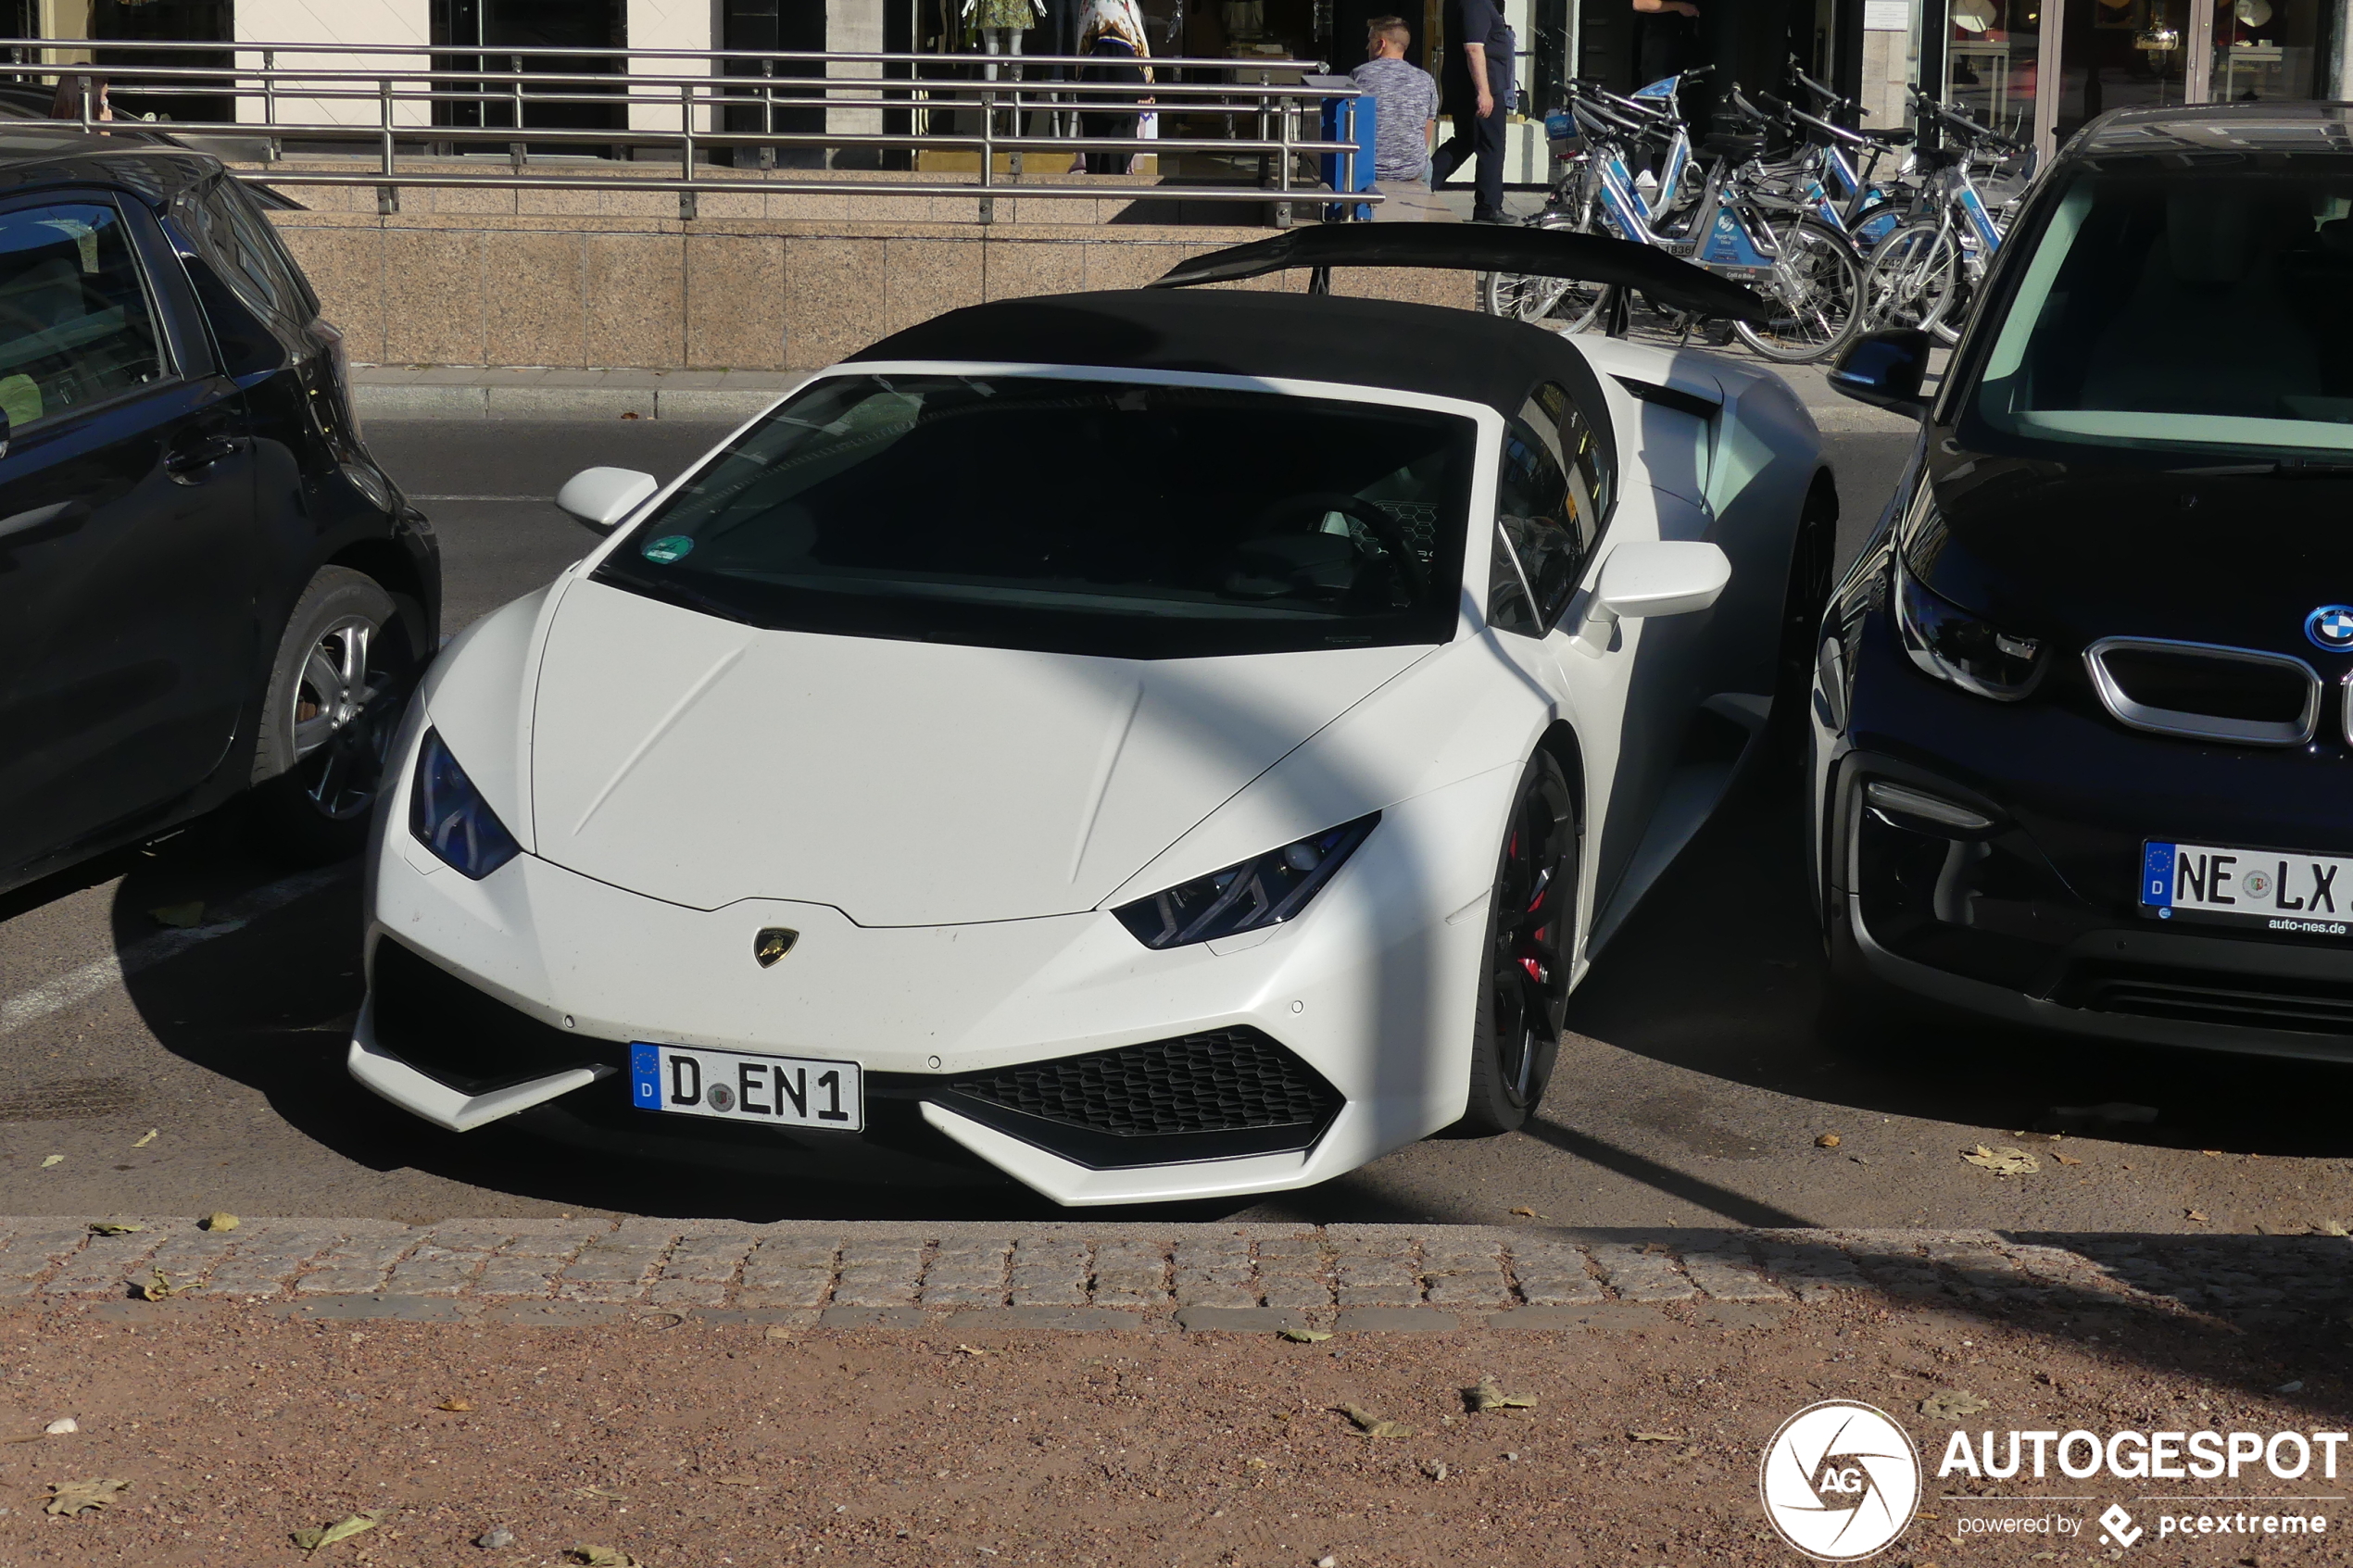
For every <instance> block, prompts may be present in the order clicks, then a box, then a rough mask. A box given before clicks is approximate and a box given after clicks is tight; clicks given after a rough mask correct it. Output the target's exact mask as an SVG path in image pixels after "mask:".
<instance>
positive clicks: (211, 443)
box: [163, 435, 238, 478]
mask: <svg viewBox="0 0 2353 1568" xmlns="http://www.w3.org/2000/svg"><path fill="white" fill-rule="evenodd" d="M237 447H238V443H237V442H235V441H234V440H233V439H231V438H230V437H228V436H225V435H208V436H204V437H202V438H200V439H198V440H195V441H191V442H189V443H188V444H187V445H184V446H174V447H173V448H172V449H171V450H170V452H168V453H166V454H165V455H164V459H163V471H164V472H166V473H168V474H170V475H172V476H173V477H175V478H178V477H180V476H182V475H195V473H196V472H197V470H202V469H208V468H210V467H211V466H212V465H213V464H215V463H217V462H219V461H220V460H221V459H222V458H231V457H234V456H236V453H237Z"/></svg>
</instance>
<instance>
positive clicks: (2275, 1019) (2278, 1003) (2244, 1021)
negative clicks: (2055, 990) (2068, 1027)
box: [2056, 970, 2353, 1035]
mask: <svg viewBox="0 0 2353 1568" xmlns="http://www.w3.org/2000/svg"><path fill="white" fill-rule="evenodd" d="M2056 999H2057V1000H2059V1001H2061V1002H2063V1003H2065V1004H2066V1005H2068V1006H2070V1007H2079V1008H2083V1009H2086V1010H2090V1011H2093V1012H2122V1013H2131V1014H2133V1015H2134V1016H2136V1017H2141V1018H2174V1019H2180V1020H2182V1021H2183V1022H2189V1023H2216V1024H2222V1025H2225V1026H2227V1027H2232V1028H2238V1029H2287V1030H2294V1031H2296V1032H2297V1033H2300V1034H2306V1035H2353V985H2335V984H2332V983H2330V982H2327V981H2294V980H2284V979H2279V978H2275V977H2272V976H2269V975H2266V976H2262V977H2260V978H2256V977H2251V976H2246V975H2226V974H2214V975H2201V974H2197V973H2196V972H2183V971H2179V970H2169V971H2166V972H2164V973H2163V974H2161V975H2158V974H2151V973H2145V972H2124V973H2114V972H2111V973H2094V974H2091V975H2087V976H2083V977H2081V978H2078V979H2076V980H2075V981H2073V982H2071V983H2070V985H2068V986H2066V987H2065V988H2064V989H2063V990H2062V991H2061V992H2060V994H2059V996H2058V997H2057V998H2056Z"/></svg>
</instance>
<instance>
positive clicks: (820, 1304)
mask: <svg viewBox="0 0 2353 1568" xmlns="http://www.w3.org/2000/svg"><path fill="white" fill-rule="evenodd" d="M122 1223H139V1224H142V1225H144V1226H145V1228H143V1229H140V1230H136V1231H132V1232H129V1233H127V1234H124V1235H120V1236H101V1235H97V1234H94V1232H93V1231H92V1230H91V1229H90V1222H87V1221H82V1220H72V1219H44V1218H28V1219H16V1220H6V1219H0V1297H10V1296H13V1297H16V1298H19V1299H22V1298H38V1299H41V1300H44V1301H63V1300H69V1299H72V1298H91V1297H120V1296H121V1295H123V1294H124V1293H125V1292H126V1290H127V1289H129V1288H130V1287H131V1286H136V1285H139V1284H141V1283H144V1282H146V1281H149V1280H151V1279H152V1278H153V1275H154V1273H155V1272H156V1271H157V1270H161V1271H162V1272H163V1273H165V1274H166V1276H167V1277H168V1278H169V1279H170V1282H171V1283H172V1284H174V1285H176V1286H201V1287H202V1288H203V1290H204V1292H205V1295H206V1296H207V1297H209V1298H223V1299H234V1298H240V1297H242V1298H286V1297H289V1296H291V1297H293V1298H296V1299H304V1298H309V1299H314V1300H316V1299H319V1298H333V1297H337V1296H377V1295H381V1296H384V1297H388V1298H395V1299H396V1300H413V1299H414V1298H472V1299H477V1300H485V1301H490V1300H499V1299H511V1298H537V1299H540V1300H550V1301H552V1300H563V1301H573V1302H582V1303H606V1304H645V1305H650V1306H662V1307H671V1308H678V1309H693V1308H705V1309H726V1308H742V1309H757V1310H765V1311H792V1312H805V1313H810V1314H812V1315H813V1312H814V1311H815V1310H816V1309H820V1308H825V1307H842V1308H846V1309H851V1310H852V1311H851V1315H850V1316H849V1317H848V1318H845V1319H844V1320H843V1321H844V1322H856V1321H874V1322H887V1323H909V1322H915V1321H920V1319H916V1318H912V1317H910V1316H908V1315H907V1314H909V1313H912V1312H914V1311H923V1310H929V1311H959V1310H967V1309H984V1310H987V1309H1007V1308H1011V1309H1016V1310H1019V1309H1029V1310H1033V1311H1043V1312H1044V1313H1045V1314H1046V1316H1048V1317H1054V1318H1055V1321H1058V1322H1060V1321H1069V1322H1077V1321H1082V1320H1081V1318H1078V1317H1068V1316H1067V1314H1068V1313H1069V1310H1071V1309H1086V1310H1088V1311H1092V1312H1095V1313H1101V1314H1105V1315H1104V1317H1102V1318H1101V1319H1095V1318H1086V1319H1084V1321H1088V1322H1098V1323H1100V1322H1105V1321H1110V1318H1109V1314H1111V1313H1126V1314H1138V1313H1140V1314H1143V1316H1144V1317H1146V1318H1153V1317H1159V1316H1162V1315H1164V1314H1166V1313H1168V1312H1170V1311H1176V1310H1181V1309H1189V1308H1190V1309H1200V1308H1216V1309H1221V1310H1229V1311H1230V1310H1235V1309H1259V1308H1263V1309H1265V1311H1263V1312H1261V1313H1258V1314H1257V1315H1256V1316H1255V1317H1254V1318H1253V1319H1252V1322H1254V1323H1260V1325H1261V1326H1263V1325H1264V1323H1263V1322H1262V1321H1261V1320H1264V1321H1268V1322H1271V1321H1276V1316H1277V1314H1297V1313H1300V1312H1309V1313H1315V1312H1326V1311H1331V1310H1333V1309H1335V1308H1337V1309H1339V1310H1340V1311H1351V1312H1356V1313H1360V1314H1366V1313H1368V1314H1372V1316H1370V1317H1366V1318H1364V1319H1362V1320H1361V1321H1363V1322H1366V1323H1370V1322H1374V1321H1388V1320H1381V1319H1380V1317H1379V1314H1382V1313H1388V1314H1390V1319H1393V1320H1394V1322H1393V1323H1391V1326H1403V1324H1404V1323H1405V1322H1406V1320H1407V1319H1409V1318H1410V1319H1412V1320H1413V1321H1414V1322H1415V1323H1421V1324H1426V1323H1429V1322H1435V1321H1441V1320H1440V1319H1439V1318H1438V1315H1437V1312H1436V1311H1421V1312H1418V1313H1416V1312H1415V1311H1414V1309H1436V1310H1438V1311H1443V1312H1448V1313H1453V1314H1455V1315H1456V1317H1457V1318H1459V1319H1460V1321H1463V1322H1466V1323H1468V1322H1476V1321H1477V1317H1476V1314H1479V1313H1485V1312H1494V1311H1513V1310H1516V1309H1517V1308H1519V1307H1521V1306H1523V1305H1524V1306H1527V1307H1531V1308H1574V1307H1586V1306H1593V1305H1598V1304H1600V1303H1602V1302H1604V1301H1606V1300H1609V1299H1611V1298H1616V1299H1618V1300H1623V1301H1633V1302H1653V1303H1672V1302H1684V1301H1698V1300H1702V1299H1708V1300H1721V1301H1746V1302H1772V1301H1786V1300H1788V1299H1789V1298H1792V1297H1794V1298H1796V1299H1797V1300H1798V1301H1800V1302H1818V1301H1823V1300H1827V1299H1834V1298H1837V1297H1838V1296H1840V1295H1841V1294H1842V1293H1845V1292H1852V1291H1858V1290H1866V1289H1870V1290H1878V1291H1883V1292H1886V1293H1889V1294H1891V1295H1896V1296H1906V1297H1912V1298H1920V1299H1931V1298H1942V1299H1957V1300H1960V1301H1963V1302H1969V1303H1987V1304H2001V1303H2010V1302H2017V1303H2032V1302H2037V1301H2047V1300H2052V1299H2077V1300H2081V1299H2085V1298H2093V1299H2098V1298H2108V1299H2111V1300H2114V1301H2116V1302H2117V1303H2119V1304H2137V1305H2141V1306H2144V1307H2156V1308H2160V1309H2165V1310H2172V1309H2176V1308H2184V1309H2191V1310H2196V1311H2218V1312H2242V1313H2260V1312H2265V1311H2271V1312H2279V1311H2301V1312H2310V1311H2323V1312H2329V1313H2333V1314H2341V1313H2343V1312H2344V1311H2345V1304H2346V1303H2347V1301H2348V1299H2353V1239H2348V1238H2344V1237H2334V1236H2182V1237H2146V1238H2128V1237H2117V1236H2052V1237H2045V1238H2041V1239H2038V1240H2031V1241H2030V1240H2011V1239H2009V1238H2007V1237H2006V1236H2000V1235H1997V1234H1995V1233H1993V1232H1983V1231H1981V1232H1920V1231H1905V1232H1872V1231H1851V1232H1826V1231H1795V1230H1788V1231H1743V1232H1734V1231H1711V1232H1706V1233H1702V1234H1694V1235H1691V1236H1689V1238H1688V1240H1683V1241H1680V1242H1679V1241H1676V1240H1674V1239H1673V1237H1672V1236H1671V1234H1670V1236H1669V1237H1668V1239H1665V1240H1660V1239H1653V1240H1647V1241H1644V1240H1631V1239H1628V1240H1619V1239H1603V1238H1581V1239H1580V1238H1572V1237H1571V1236H1564V1235H1562V1234H1560V1233H1546V1232H1533V1231H1529V1232H1521V1231H1510V1230H1501V1229H1496V1230H1490V1229H1483V1228H1478V1227H1468V1226H1463V1227H1447V1226H1431V1227H1427V1228H1420V1229H1415V1228H1409V1227H1403V1226H1372V1225H1339V1226H1334V1227H1332V1228H1331V1229H1330V1230H1329V1231H1319V1232H1315V1233H1312V1234H1304V1235H1302V1234H1297V1233H1292V1232H1288V1230H1287V1227H1280V1226H1271V1225H1269V1226H1250V1225H1245V1226H1216V1225H1201V1226H1173V1227H1170V1228H1169V1229H1167V1230H1164V1231H1163V1230H1155V1229H1151V1228H1146V1227H1144V1226H1140V1225H1107V1226H1104V1227H1102V1234H1094V1235H1090V1234H1089V1233H1088V1230H1087V1229H1085V1228H1083V1227H1082V1226H1080V1225H1078V1224H1076V1223H1060V1224H1042V1225H1038V1226H1035V1227H1032V1228H1031V1229H1029V1230H1027V1231H1026V1232H1018V1233H1017V1232H1015V1231H1013V1229H1011V1228H1007V1229H1002V1230H998V1229H992V1228H990V1227H988V1226H982V1225H962V1224H943V1225H937V1226H927V1225H921V1224H914V1223H875V1224H862V1225H844V1226H841V1227H838V1228H835V1227H829V1226H822V1225H815V1224H808V1223H789V1224H779V1225H775V1226H769V1227H754V1226H749V1225H740V1224H726V1223H709V1224H686V1223H678V1222H674V1221H667V1220H661V1221H656V1220H623V1221H620V1222H614V1221H611V1220H582V1221H562V1222H557V1221H544V1220H457V1221H449V1222H446V1223H440V1224H435V1225H425V1226H414V1227H408V1226H401V1225H397V1224H393V1223H388V1222H384V1221H323V1220H298V1219H297V1220H266V1219H265V1220H248V1221H246V1222H245V1224H244V1225H243V1226H242V1227H240V1228H239V1229H237V1230H234V1231H227V1232H206V1231H202V1230H199V1229H198V1228H196V1226H195V1224H193V1223H190V1222H188V1221H185V1220H154V1221H129V1222H122ZM338 1310H341V1309H338ZM444 1310H446V1309H444ZM859 1312H864V1313H867V1314H870V1316H869V1318H868V1319H866V1320H859V1319H858V1318H857V1316H856V1314H857V1313H859ZM875 1313H880V1314H883V1315H882V1316H880V1317H878V1318H877V1317H873V1316H871V1315H872V1314H875ZM1055 1314H1063V1316H1060V1317H1056V1316H1055ZM1401 1314H1402V1315H1401ZM1039 1321H1041V1322H1043V1321H1045V1318H1043V1317H1041V1318H1040V1320H1039ZM1120 1321H1123V1322H1132V1321H1135V1320H1134V1319H1133V1318H1123V1319H1121V1320H1120ZM1282 1321H1291V1322H1296V1321H1298V1319H1297V1318H1296V1316H1295V1315H1294V1316H1290V1317H1288V1318H1285V1319H1283V1320H1282ZM1538 1321H1556V1320H1537V1319H1530V1320H1529V1322H1531V1323H1534V1322H1538Z"/></svg>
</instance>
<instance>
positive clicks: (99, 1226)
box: [90, 1220, 147, 1236]
mask: <svg viewBox="0 0 2353 1568" xmlns="http://www.w3.org/2000/svg"><path fill="white" fill-rule="evenodd" d="M146 1228H147V1227H146V1226H145V1225H123V1224H117V1223H115V1222H114V1221H112V1220H93V1221H91V1222H90V1234H91V1235H92V1236H129V1235H131V1234H132V1233H133V1232H134V1231H143V1230H145V1229H146Z"/></svg>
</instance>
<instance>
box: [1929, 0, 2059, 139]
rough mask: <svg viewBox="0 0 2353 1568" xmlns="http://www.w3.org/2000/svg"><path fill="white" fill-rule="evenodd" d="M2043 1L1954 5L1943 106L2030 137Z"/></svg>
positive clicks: (1958, 0)
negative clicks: (1950, 106)
mask: <svg viewBox="0 0 2353 1568" xmlns="http://www.w3.org/2000/svg"><path fill="white" fill-rule="evenodd" d="M2043 5H2044V0H1953V4H1952V8H1951V10H1950V12H1949V13H1948V16H1949V24H1948V26H1949V36H1948V37H1947V38H1946V39H1945V42H1944V101H1945V102H1946V103H1948V104H1950V105H1952V106H1953V107H1955V108H1957V109H1958V110H1960V111H1961V112H1962V113H1963V114H1965V115H1967V116H1969V118H1970V119H1974V120H1976V121H1977V122H1978V123H1979V124H1980V125H1983V126H1988V127H1991V128H1992V129H1994V130H1995V131H1998V132H2001V133H2002V134H2003V135H2005V136H2014V137H2017V138H2018V139H2019V140H2020V141H2024V140H2026V139H2027V138H2028V137H2030V136H2032V135H2033V134H2034V92H2035V86H2036V84H2037V82H2039V80H2040V72H2039V71H2038V70H2037V69H2036V67H2037V65H2038V63H2039V56H2040V55H2041V53H2042V36H2043Z"/></svg>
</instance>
